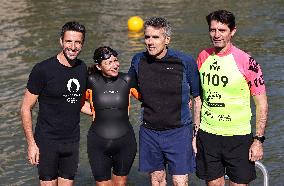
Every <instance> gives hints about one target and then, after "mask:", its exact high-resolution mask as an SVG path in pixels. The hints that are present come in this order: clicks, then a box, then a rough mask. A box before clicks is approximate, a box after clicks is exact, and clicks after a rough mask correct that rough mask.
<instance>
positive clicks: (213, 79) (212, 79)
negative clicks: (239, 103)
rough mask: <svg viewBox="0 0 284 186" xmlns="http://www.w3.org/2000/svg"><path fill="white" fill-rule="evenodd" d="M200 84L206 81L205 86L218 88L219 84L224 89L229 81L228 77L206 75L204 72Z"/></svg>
mask: <svg viewBox="0 0 284 186" xmlns="http://www.w3.org/2000/svg"><path fill="white" fill-rule="evenodd" d="M201 75H202V84H205V82H206V81H207V84H208V85H210V84H212V85H214V86H219V85H220V83H221V85H222V86H223V87H225V86H226V85H227V84H228V82H229V79H228V77H226V76H221V77H220V76H219V75H218V74H213V75H212V74H210V73H208V74H206V73H205V72H203V73H202V74H201Z"/></svg>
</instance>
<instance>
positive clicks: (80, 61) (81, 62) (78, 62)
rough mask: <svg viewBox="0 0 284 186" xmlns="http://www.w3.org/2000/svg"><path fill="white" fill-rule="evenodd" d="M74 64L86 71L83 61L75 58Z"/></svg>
mask: <svg viewBox="0 0 284 186" xmlns="http://www.w3.org/2000/svg"><path fill="white" fill-rule="evenodd" d="M76 64H77V66H81V67H83V68H86V69H87V65H86V63H85V62H84V61H83V60H81V59H78V58H77V59H76Z"/></svg>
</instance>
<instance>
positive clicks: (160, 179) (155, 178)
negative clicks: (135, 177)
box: [150, 170, 167, 185]
mask: <svg viewBox="0 0 284 186" xmlns="http://www.w3.org/2000/svg"><path fill="white" fill-rule="evenodd" d="M150 175H151V183H152V185H160V184H164V185H166V184H167V181H166V171H165V170H161V171H154V172H152V173H151V174H150Z"/></svg>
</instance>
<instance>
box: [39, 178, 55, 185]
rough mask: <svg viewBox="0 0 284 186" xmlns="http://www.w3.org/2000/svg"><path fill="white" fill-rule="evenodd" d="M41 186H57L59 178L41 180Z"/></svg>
mask: <svg viewBox="0 0 284 186" xmlns="http://www.w3.org/2000/svg"><path fill="white" fill-rule="evenodd" d="M40 186H57V179H55V180H51V181H43V180H40Z"/></svg>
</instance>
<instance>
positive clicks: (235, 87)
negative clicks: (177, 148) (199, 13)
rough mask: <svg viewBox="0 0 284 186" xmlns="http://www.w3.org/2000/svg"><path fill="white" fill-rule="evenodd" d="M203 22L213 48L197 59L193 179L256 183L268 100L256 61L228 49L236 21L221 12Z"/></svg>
mask: <svg viewBox="0 0 284 186" xmlns="http://www.w3.org/2000/svg"><path fill="white" fill-rule="evenodd" d="M206 20H207V22H208V26H209V35H210V39H211V41H212V44H213V47H212V48H208V49H205V50H203V51H202V52H201V53H200V54H199V56H198V59H197V63H198V69H199V74H200V80H201V85H202V90H203V93H202V101H203V103H202V109H201V122H200V127H197V131H198V132H196V134H197V137H196V146H197V149H196V150H197V151H196V153H197V154H196V157H197V160H196V161H197V172H196V174H197V176H198V177H199V178H200V179H204V180H205V181H206V183H207V185H209V186H223V185H224V183H225V181H224V175H225V174H226V175H228V177H229V178H230V185H233V186H236V185H238V186H242V185H247V184H248V183H249V182H251V181H252V180H254V179H255V177H256V173H255V164H254V162H255V161H257V160H260V159H262V156H263V146H262V143H263V142H264V139H265V137H264V129H265V125H266V121H267V112H268V106H267V98H266V91H265V85H264V80H263V75H262V71H261V69H260V66H259V64H258V63H256V61H255V60H254V59H253V58H252V57H251V56H250V55H248V54H247V53H245V52H244V51H242V50H240V49H238V48H237V47H235V46H234V45H233V44H232V37H233V36H234V34H235V33H236V26H235V16H234V15H233V14H232V13H231V12H229V11H226V10H218V11H214V12H212V13H210V14H209V15H208V16H207V17H206ZM250 96H252V97H253V99H254V103H255V106H256V134H255V136H254V137H253V135H252V133H251V124H250V120H251V109H250Z"/></svg>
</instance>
